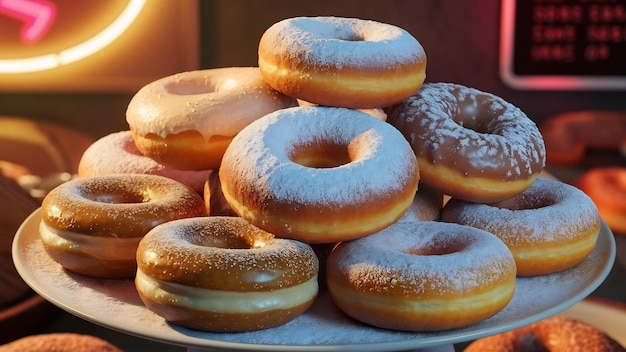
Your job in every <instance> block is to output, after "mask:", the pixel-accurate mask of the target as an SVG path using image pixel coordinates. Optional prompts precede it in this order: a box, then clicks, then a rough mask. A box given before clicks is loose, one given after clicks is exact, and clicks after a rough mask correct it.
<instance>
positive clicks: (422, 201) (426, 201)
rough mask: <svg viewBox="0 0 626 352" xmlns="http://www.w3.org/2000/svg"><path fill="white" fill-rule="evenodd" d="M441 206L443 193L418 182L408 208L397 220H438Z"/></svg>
mask: <svg viewBox="0 0 626 352" xmlns="http://www.w3.org/2000/svg"><path fill="white" fill-rule="evenodd" d="M442 207H443V194H441V192H439V191H436V190H434V189H432V188H431V187H428V186H427V185H425V184H423V183H421V182H420V184H419V185H418V186H417V192H416V193H415V198H414V199H413V203H411V206H410V207H409V210H407V212H406V213H405V214H404V216H402V217H401V218H400V220H399V221H438V220H439V217H440V216H441V208H442Z"/></svg>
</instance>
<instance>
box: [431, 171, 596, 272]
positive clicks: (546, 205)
mask: <svg viewBox="0 0 626 352" xmlns="http://www.w3.org/2000/svg"><path fill="white" fill-rule="evenodd" d="M441 220H442V221H445V222H454V223H459V224H463V225H469V226H473V227H476V228H479V229H482V230H485V231H488V232H491V233H493V234H494V235H496V236H498V237H499V238H500V239H501V240H502V241H503V242H504V243H505V244H506V245H507V246H508V247H509V249H510V250H511V252H512V253H513V256H514V257H515V262H516V264H517V275H518V276H533V275H544V274H550V273H553V272H557V271H561V270H565V269H567V268H570V267H572V266H574V265H576V264H578V263H580V262H582V261H583V260H584V259H585V258H587V256H588V255H589V253H591V252H592V251H593V249H594V248H595V246H596V240H597V238H598V234H599V233H600V216H599V215H598V209H597V208H596V206H595V204H594V203H593V201H592V200H591V199H590V198H589V197H588V196H587V195H585V194H584V193H583V192H581V191H580V190H579V189H577V188H576V187H573V186H571V185H568V184H565V183H563V182H560V181H555V180H550V179H547V178H543V177H539V178H537V180H535V182H534V183H533V184H532V185H531V186H530V187H529V188H528V189H527V190H525V191H524V192H522V193H520V194H518V195H516V196H514V197H511V198H509V199H506V200H503V201H500V202H496V203H491V204H480V203H473V202H468V201H463V200H460V199H455V198H452V199H451V200H450V201H448V202H447V203H446V205H445V206H444V207H443V210H442V212H441Z"/></svg>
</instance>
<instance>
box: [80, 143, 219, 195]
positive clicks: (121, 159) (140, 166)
mask: <svg viewBox="0 0 626 352" xmlns="http://www.w3.org/2000/svg"><path fill="white" fill-rule="evenodd" d="M212 172H213V171H212V170H200V171H196V170H179V169H174V168H171V167H167V166H165V165H163V164H161V163H159V162H158V161H156V160H154V159H152V158H149V157H147V156H145V155H143V154H141V152H140V151H139V149H137V147H136V146H135V142H134V141H133V135H132V133H131V132H130V131H120V132H115V133H111V134H109V135H106V136H104V137H102V138H100V139H98V140H97V141H95V142H94V143H93V144H92V145H91V146H89V148H87V150H85V152H84V153H83V156H82V157H81V159H80V163H79V164H78V176H79V177H91V176H102V175H110V174H149V175H159V176H165V177H168V178H171V179H173V180H176V181H178V182H180V183H182V184H185V185H187V186H189V187H190V188H192V189H194V190H195V191H196V192H198V193H202V192H203V188H204V183H205V182H206V181H207V180H208V178H209V175H210V174H211V173H212Z"/></svg>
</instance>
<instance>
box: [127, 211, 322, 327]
mask: <svg viewBox="0 0 626 352" xmlns="http://www.w3.org/2000/svg"><path fill="white" fill-rule="evenodd" d="M137 263H138V264H137V276H136V278H135V286H136V288H137V292H138V293H139V297H141V299H142V300H143V302H144V303H145V304H146V307H148V308H149V309H151V310H152V311H154V312H155V313H157V314H158V315H160V316H162V317H163V318H165V319H166V320H167V321H170V322H172V323H175V324H178V325H181V326H186V327H189V328H192V329H197V330H205V331H218V332H226V331H228V332H235V331H251V330H260V329H265V328H270V327H274V326H279V325H282V324H284V323H286V322H288V321H289V320H292V319H293V318H295V317H296V316H298V315H300V314H301V313H303V312H304V311H305V310H306V309H308V307H309V306H310V305H311V304H312V303H313V300H314V299H315V297H316V296H317V292H318V282H317V275H318V267H319V266H318V265H319V264H318V260H317V257H316V256H315V253H314V252H313V250H312V249H311V247H310V246H309V245H307V244H305V243H302V242H298V241H293V240H287V239H281V238H277V237H274V236H273V235H272V234H270V233H267V232H265V231H263V230H260V229H258V228H256V227H254V226H252V225H250V224H249V223H247V222H246V221H245V220H243V219H241V218H237V217H218V216H212V217H204V218H191V219H182V220H176V221H171V222H168V223H166V224H162V225H159V226H157V227H155V228H154V229H153V230H151V231H150V232H149V233H148V234H147V235H146V236H145V237H144V238H143V239H142V240H141V243H140V244H139V248H138V249H137Z"/></svg>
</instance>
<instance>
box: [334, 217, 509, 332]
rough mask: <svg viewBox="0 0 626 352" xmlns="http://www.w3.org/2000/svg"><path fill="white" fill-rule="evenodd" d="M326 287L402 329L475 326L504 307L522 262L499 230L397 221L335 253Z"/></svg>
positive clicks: (342, 304)
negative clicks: (495, 233)
mask: <svg viewBox="0 0 626 352" xmlns="http://www.w3.org/2000/svg"><path fill="white" fill-rule="evenodd" d="M326 265H327V269H326V270H327V272H326V281H327V282H326V285H327V286H328V290H329V292H330V294H331V297H332V299H333V301H334V302H335V303H336V304H337V306H338V307H339V308H340V309H341V310H343V311H344V312H345V313H346V314H348V315H350V316H352V317H353V318H355V319H357V320H359V321H362V322H364V323H367V324H370V325H373V326H377V327H381V328H386V329H394V330H406V331H439V330H447V329H453V328H460V327H463V326H468V325H471V324H474V323H477V322H479V321H482V320H484V319H487V318H489V317H491V316H493V315H494V314H496V313H498V312H499V311H500V310H502V309H503V308H504V307H505V306H506V305H507V304H508V303H509V301H510V300H511V298H512V297H513V292H514V291H515V273H516V269H515V261H514V259H513V256H512V255H511V252H509V250H508V249H507V247H506V246H505V245H504V243H502V241H500V240H499V239H498V238H497V237H495V236H494V235H492V234H490V233H488V232H486V231H482V230H479V229H476V228H473V227H469V226H462V225H458V224H450V223H443V222H435V221H410V222H400V221H399V222H396V223H394V224H392V225H390V226H389V227H387V228H385V229H383V230H381V231H379V232H377V233H375V234H372V235H369V236H366V237H363V238H359V239H357V240H353V241H346V242H341V243H339V244H338V245H337V247H336V248H335V249H334V250H333V251H332V252H331V253H330V255H329V257H328V262H327V264H326Z"/></svg>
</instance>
